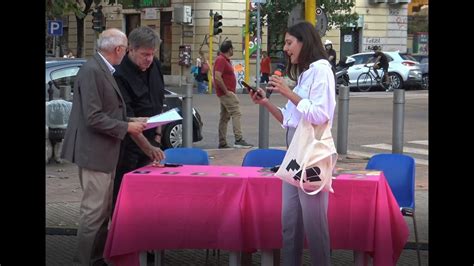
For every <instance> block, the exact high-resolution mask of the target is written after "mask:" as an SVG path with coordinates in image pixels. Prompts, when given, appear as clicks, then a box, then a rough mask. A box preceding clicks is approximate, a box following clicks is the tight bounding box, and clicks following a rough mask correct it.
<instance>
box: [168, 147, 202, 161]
mask: <svg viewBox="0 0 474 266" xmlns="http://www.w3.org/2000/svg"><path fill="white" fill-rule="evenodd" d="M162 163H179V164H191V165H209V155H208V154H207V152H206V151H205V150H202V149H199V148H172V149H167V150H165V159H164V160H163V161H162Z"/></svg>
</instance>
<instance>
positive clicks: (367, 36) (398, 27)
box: [356, 0, 408, 52]
mask: <svg viewBox="0 0 474 266" xmlns="http://www.w3.org/2000/svg"><path fill="white" fill-rule="evenodd" d="M356 12H357V13H358V14H359V15H361V14H362V15H364V26H363V29H362V37H363V38H362V43H361V51H360V52H364V51H368V50H370V49H371V47H373V46H374V45H378V46H382V49H383V50H384V51H397V50H398V51H401V52H406V50H407V21H408V19H407V4H369V1H368V0H359V1H357V2H356Z"/></svg>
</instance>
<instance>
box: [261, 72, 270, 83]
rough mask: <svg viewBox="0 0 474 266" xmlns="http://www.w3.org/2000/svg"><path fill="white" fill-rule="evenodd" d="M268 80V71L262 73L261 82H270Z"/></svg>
mask: <svg viewBox="0 0 474 266" xmlns="http://www.w3.org/2000/svg"><path fill="white" fill-rule="evenodd" d="M268 81H269V79H268V73H262V75H261V76H260V83H268Z"/></svg>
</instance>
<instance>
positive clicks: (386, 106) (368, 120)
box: [193, 90, 428, 165]
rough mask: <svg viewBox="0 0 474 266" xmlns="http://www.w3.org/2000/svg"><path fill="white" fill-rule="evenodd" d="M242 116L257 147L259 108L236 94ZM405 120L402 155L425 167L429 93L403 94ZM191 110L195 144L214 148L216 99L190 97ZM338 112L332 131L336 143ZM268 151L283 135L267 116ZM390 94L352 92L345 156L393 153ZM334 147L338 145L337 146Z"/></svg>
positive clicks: (277, 99) (247, 134) (246, 134)
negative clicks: (196, 124)
mask: <svg viewBox="0 0 474 266" xmlns="http://www.w3.org/2000/svg"><path fill="white" fill-rule="evenodd" d="M238 96H239V99H240V106H241V112H242V119H241V123H242V131H243V135H244V139H245V140H246V141H247V142H249V143H252V144H254V145H255V146H258V143H259V142H258V128H259V126H258V125H259V107H258V106H257V105H255V104H253V102H252V101H251V100H250V97H249V95H247V94H238ZM405 96H406V97H405V117H404V135H403V143H404V144H403V151H404V153H406V154H409V155H412V156H413V157H415V159H416V161H417V163H419V164H424V165H427V164H428V91H427V90H416V91H406V93H405ZM271 100H272V101H273V102H274V103H275V104H276V105H278V106H284V105H285V103H286V100H285V98H284V97H282V96H281V95H278V94H275V95H272V96H271ZM193 106H194V107H195V108H197V109H198V111H199V113H200V114H201V116H202V120H203V123H204V126H203V136H204V139H203V140H202V141H200V142H196V143H194V146H195V147H200V148H204V149H211V148H217V145H218V132H217V128H218V127H217V125H218V123H219V112H220V107H219V101H218V99H217V97H216V95H202V94H194V95H193ZM337 112H338V108H337V106H336V115H335V118H334V125H333V129H332V133H333V137H334V139H335V140H337V116H338V115H337ZM269 120H270V122H269V126H270V130H269V131H270V134H269V146H270V147H284V146H285V137H284V136H285V131H284V129H283V128H282V127H281V126H280V124H279V123H278V122H277V121H276V120H275V119H274V118H273V117H272V116H271V115H270V119H269ZM392 121H393V93H392V92H383V91H381V92H362V93H361V92H351V95H350V100H349V129H348V147H347V149H348V154H355V155H365V156H371V155H373V154H375V153H383V152H388V153H391V152H392V147H391V144H392ZM227 141H228V143H229V145H232V144H233V142H234V136H233V132H232V122H231V121H229V125H228V130H227ZM336 144H337V143H336Z"/></svg>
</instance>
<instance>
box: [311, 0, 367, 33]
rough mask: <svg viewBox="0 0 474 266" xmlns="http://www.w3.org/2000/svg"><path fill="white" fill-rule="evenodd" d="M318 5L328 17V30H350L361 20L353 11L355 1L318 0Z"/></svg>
mask: <svg viewBox="0 0 474 266" xmlns="http://www.w3.org/2000/svg"><path fill="white" fill-rule="evenodd" d="M317 3H318V5H319V6H320V7H321V8H322V9H323V10H324V12H325V13H326V16H327V17H328V29H333V28H343V29H344V28H350V27H351V25H355V24H356V23H357V20H358V19H359V15H358V14H357V13H356V12H352V11H351V10H352V8H353V7H354V6H355V0H341V1H334V0H318V2H317ZM360 26H361V25H359V27H360Z"/></svg>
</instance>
